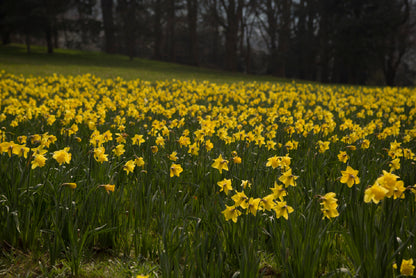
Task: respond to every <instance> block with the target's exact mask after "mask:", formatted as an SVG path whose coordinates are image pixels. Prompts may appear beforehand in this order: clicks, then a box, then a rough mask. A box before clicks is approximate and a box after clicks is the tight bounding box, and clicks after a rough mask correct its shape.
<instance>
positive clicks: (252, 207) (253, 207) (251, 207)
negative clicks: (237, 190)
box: [247, 198, 261, 216]
mask: <svg viewBox="0 0 416 278" xmlns="http://www.w3.org/2000/svg"><path fill="white" fill-rule="evenodd" d="M260 201H261V199H260V198H256V199H253V198H250V199H249V200H248V206H247V213H251V214H253V215H254V216H256V214H257V211H258V210H259V209H260Z"/></svg>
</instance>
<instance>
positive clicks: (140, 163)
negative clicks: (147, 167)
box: [134, 157, 144, 167]
mask: <svg viewBox="0 0 416 278" xmlns="http://www.w3.org/2000/svg"><path fill="white" fill-rule="evenodd" d="M134 164H136V166H137V167H143V166H144V159H143V157H136V158H135V159H134Z"/></svg>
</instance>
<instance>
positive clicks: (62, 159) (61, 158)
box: [52, 147, 72, 165]
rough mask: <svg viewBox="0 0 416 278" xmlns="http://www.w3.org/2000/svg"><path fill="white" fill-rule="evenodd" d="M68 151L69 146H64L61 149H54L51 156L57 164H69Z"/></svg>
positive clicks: (69, 156)
mask: <svg viewBox="0 0 416 278" xmlns="http://www.w3.org/2000/svg"><path fill="white" fill-rule="evenodd" d="M68 151H69V147H66V148H64V149H63V150H59V151H55V152H54V153H53V156H52V157H53V159H55V160H56V161H57V162H58V163H59V165H61V164H63V163H67V164H69V163H70V161H71V157H72V155H71V154H70V153H68Z"/></svg>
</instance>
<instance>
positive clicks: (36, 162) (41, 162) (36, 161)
mask: <svg viewBox="0 0 416 278" xmlns="http://www.w3.org/2000/svg"><path fill="white" fill-rule="evenodd" d="M45 161H46V157H45V156H43V154H38V155H35V156H34V157H33V160H32V162H31V163H32V169H35V168H36V167H43V166H45Z"/></svg>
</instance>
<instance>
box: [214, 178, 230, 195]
mask: <svg viewBox="0 0 416 278" xmlns="http://www.w3.org/2000/svg"><path fill="white" fill-rule="evenodd" d="M217 184H218V186H219V187H221V189H220V192H221V191H224V192H225V194H227V195H228V192H229V191H230V190H233V188H232V186H231V180H229V179H223V180H222V181H219V182H217Z"/></svg>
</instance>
